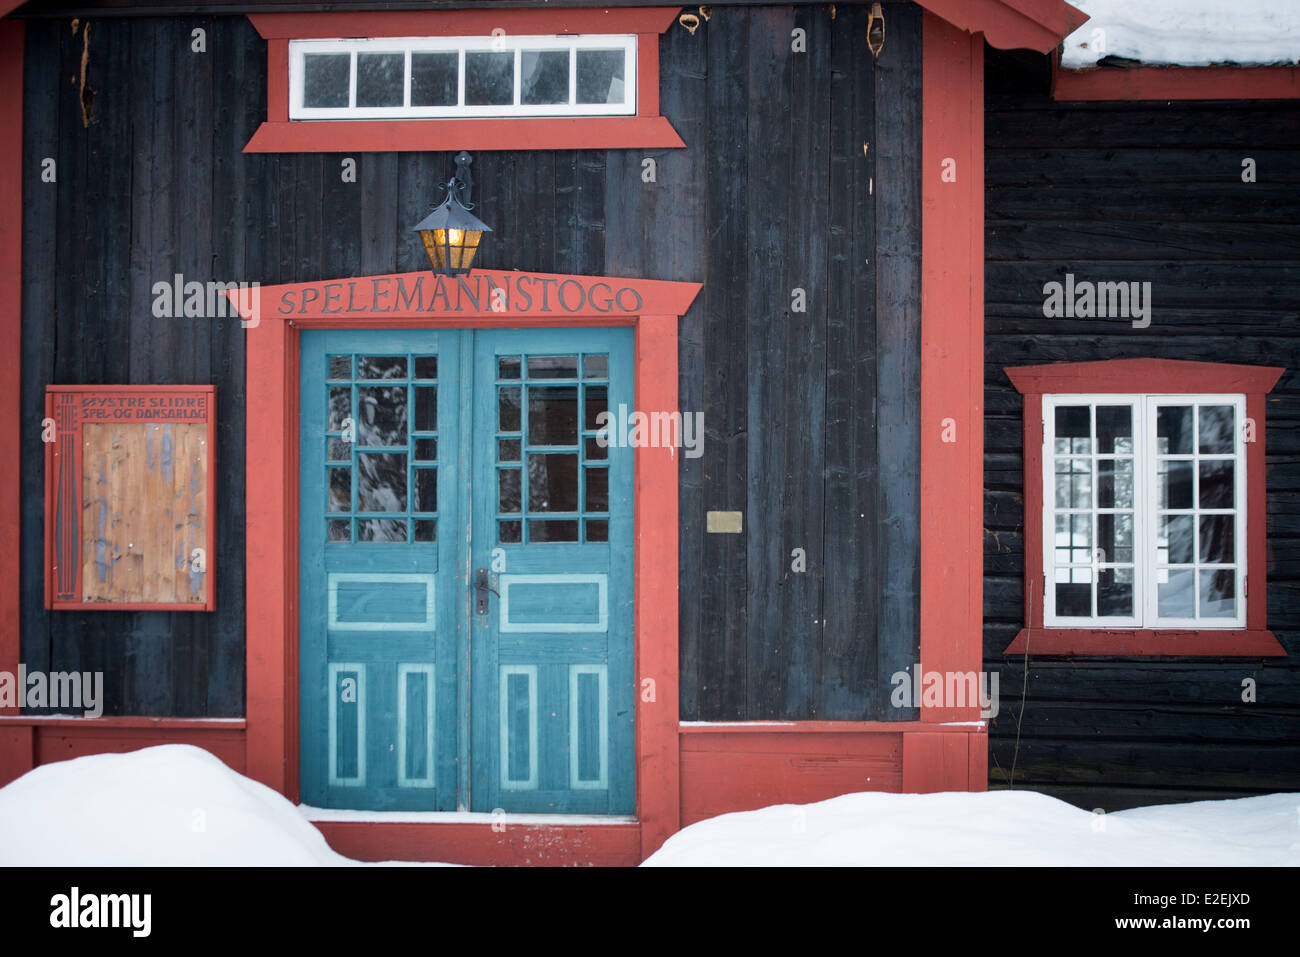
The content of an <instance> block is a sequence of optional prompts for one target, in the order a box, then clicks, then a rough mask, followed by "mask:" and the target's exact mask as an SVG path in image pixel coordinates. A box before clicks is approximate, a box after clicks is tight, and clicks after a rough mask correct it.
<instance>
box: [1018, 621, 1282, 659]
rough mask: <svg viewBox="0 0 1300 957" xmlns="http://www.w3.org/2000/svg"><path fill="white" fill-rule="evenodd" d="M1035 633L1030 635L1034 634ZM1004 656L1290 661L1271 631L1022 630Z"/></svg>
mask: <svg viewBox="0 0 1300 957" xmlns="http://www.w3.org/2000/svg"><path fill="white" fill-rule="evenodd" d="M1031 631H1032V632H1033V634H1032V635H1031V634H1030V632H1031ZM1002 653H1003V654H1004V655H1011V654H1026V653H1030V654H1032V655H1034V656H1035V657H1037V656H1040V655H1103V656H1106V657H1119V656H1125V655H1135V656H1136V655H1156V656H1161V657H1193V656H1194V657H1198V658H1285V657H1286V649H1285V648H1283V647H1282V645H1281V643H1280V642H1278V640H1277V638H1276V637H1274V635H1273V632H1271V631H1261V630H1254V629H1241V630H1227V629H1202V630H1198V631H1192V630H1154V629H1147V628H1126V629H1116V630H1114V631H1103V630H1098V629H1083V628H1033V629H1026V628H1022V629H1020V631H1019V632H1018V633H1017V634H1016V637H1015V639H1014V640H1013V641H1012V642H1011V644H1009V645H1007V647H1006V648H1005V649H1004V650H1003V652H1002Z"/></svg>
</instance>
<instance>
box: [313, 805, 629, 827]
mask: <svg viewBox="0 0 1300 957" xmlns="http://www.w3.org/2000/svg"><path fill="white" fill-rule="evenodd" d="M298 813H299V814H301V815H302V816H303V817H305V818H306V819H307V820H309V821H352V822H362V823H370V824H488V825H491V824H498V823H504V824H513V825H515V826H519V825H526V826H545V825H551V826H554V827H593V826H602V825H605V826H607V825H611V824H613V825H621V826H624V827H626V826H627V825H629V824H636V823H637V819H636V818H635V817H633V816H631V815H625V814H511V813H508V812H507V813H505V814H504V815H502V814H493V813H488V812H485V811H353V810H348V809H346V808H329V807H312V806H311V805H310V804H299V805H298Z"/></svg>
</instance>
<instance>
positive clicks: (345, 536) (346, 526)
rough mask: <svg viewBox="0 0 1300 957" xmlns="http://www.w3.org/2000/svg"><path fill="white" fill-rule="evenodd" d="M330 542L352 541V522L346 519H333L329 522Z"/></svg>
mask: <svg viewBox="0 0 1300 957" xmlns="http://www.w3.org/2000/svg"><path fill="white" fill-rule="evenodd" d="M329 540H330V541H331V542H347V541H351V540H352V522H351V521H349V520H348V519H346V518H331V519H330V520H329Z"/></svg>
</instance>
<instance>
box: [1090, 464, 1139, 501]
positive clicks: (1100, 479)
mask: <svg viewBox="0 0 1300 957" xmlns="http://www.w3.org/2000/svg"><path fill="white" fill-rule="evenodd" d="M1097 504H1098V505H1099V506H1100V507H1101V508H1132V507H1133V460H1132V459H1098V460H1097Z"/></svg>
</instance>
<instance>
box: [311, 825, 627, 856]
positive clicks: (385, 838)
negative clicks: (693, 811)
mask: <svg viewBox="0 0 1300 957" xmlns="http://www.w3.org/2000/svg"><path fill="white" fill-rule="evenodd" d="M501 823H502V824H504V828H505V829H504V830H499V829H498V830H494V829H493V828H494V825H493V824H490V823H483V824H478V823H459V822H457V823H452V822H448V823H446V824H442V823H432V822H430V823H425V822H419V823H413V822H401V821H393V822H386V821H379V822H376V821H312V824H314V825H315V826H316V828H317V829H318V830H319V831H320V832H321V833H322V834H323V835H325V840H327V841H328V842H329V844H330V847H332V848H334V850H336V851H338V852H339V853H340V854H342V855H344V856H345V857H350V858H352V859H354V860H358V861H442V862H444V863H448V864H471V865H477V866H481V867H493V866H498V867H502V866H526V867H573V866H575V865H576V866H579V867H632V866H635V865H636V864H639V863H640V862H641V860H642V858H641V856H640V855H641V836H640V831H641V827H640V825H638V824H637V823H636V822H630V823H627V824H597V825H574V824H537V825H533V824H511V823H510V818H509V816H507V817H506V818H504V819H503V821H502V822H501ZM500 826H501V825H500V824H498V825H496V827H497V828H500Z"/></svg>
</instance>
